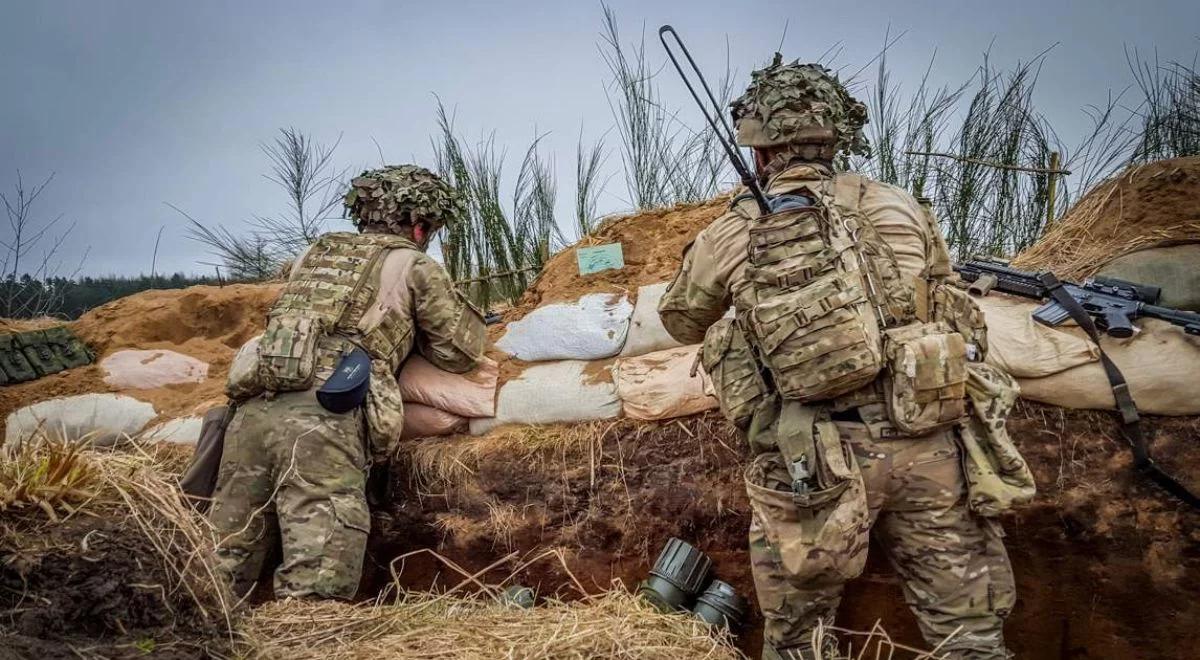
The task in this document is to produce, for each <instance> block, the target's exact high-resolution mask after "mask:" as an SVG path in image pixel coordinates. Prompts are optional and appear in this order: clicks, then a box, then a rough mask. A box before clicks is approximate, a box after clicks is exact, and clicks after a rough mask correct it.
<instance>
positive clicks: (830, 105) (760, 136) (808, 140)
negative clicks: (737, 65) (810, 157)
mask: <svg viewBox="0 0 1200 660" xmlns="http://www.w3.org/2000/svg"><path fill="white" fill-rule="evenodd" d="M750 79H751V80H750V86H749V87H748V88H746V93H744V94H742V96H741V97H740V98H738V99H736V100H735V101H734V102H733V103H732V104H730V108H731V109H732V111H733V121H734V124H735V125H736V126H737V141H738V144H740V145H743V146H746V147H775V146H783V145H789V144H820V143H828V142H832V143H834V146H835V148H836V149H835V150H836V151H838V152H843V153H846V154H868V153H870V146H869V145H868V144H867V138H866V137H865V136H864V135H863V132H862V127H863V125H864V124H866V123H867V107H866V106H865V105H863V104H862V103H860V102H859V101H856V100H855V99H854V97H852V96H850V92H848V91H846V87H845V86H844V85H842V83H841V82H840V81H839V80H838V79H837V76H836V75H834V73H833V72H832V71H830V70H829V69H826V68H825V67H823V66H821V65H820V64H800V62H799V61H798V60H797V61H796V62H792V63H790V64H784V63H783V56H782V55H780V54H779V53H775V60H774V61H773V62H772V63H771V65H770V66H768V67H766V68H765V69H759V70H758V71H755V72H753V73H751V74H750Z"/></svg>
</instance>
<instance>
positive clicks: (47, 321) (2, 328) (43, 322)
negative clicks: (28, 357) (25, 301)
mask: <svg viewBox="0 0 1200 660" xmlns="http://www.w3.org/2000/svg"><path fill="white" fill-rule="evenodd" d="M65 323H66V321H64V320H62V319H56V318H54V317H53V316H39V317H37V318H36V319H5V318H0V334H6V333H9V332H28V331H30V330H45V329H46V328H54V327H58V326H60V325H63V324H65Z"/></svg>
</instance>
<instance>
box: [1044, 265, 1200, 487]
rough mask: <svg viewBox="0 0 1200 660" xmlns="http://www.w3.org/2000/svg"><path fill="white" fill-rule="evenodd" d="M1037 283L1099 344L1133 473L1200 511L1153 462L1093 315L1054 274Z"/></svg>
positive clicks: (1122, 379) (1130, 398)
mask: <svg viewBox="0 0 1200 660" xmlns="http://www.w3.org/2000/svg"><path fill="white" fill-rule="evenodd" d="M1038 280H1039V281H1040V282H1041V283H1042V286H1044V287H1046V293H1047V295H1049V296H1050V297H1051V299H1053V300H1054V302H1056V303H1058V304H1059V305H1061V306H1062V308H1063V309H1065V310H1066V311H1067V313H1068V314H1070V316H1071V319H1073V320H1074V321H1075V322H1076V323H1078V324H1079V327H1080V328H1083V331H1084V332H1086V333H1087V335H1088V337H1089V338H1091V340H1092V342H1093V343H1095V344H1096V348H1097V349H1098V350H1099V351H1100V364H1102V365H1103V366H1104V374H1105V375H1106V376H1107V377H1108V383H1109V385H1111V386H1112V391H1113V399H1114V400H1115V401H1116V404H1117V410H1118V411H1119V412H1120V413H1121V435H1122V436H1124V437H1125V441H1126V442H1128V443H1129V448H1130V450H1131V451H1132V452H1133V467H1134V469H1135V470H1137V471H1138V472H1139V473H1141V474H1145V475H1146V476H1148V477H1150V479H1151V480H1152V481H1154V483H1156V484H1158V485H1159V486H1160V487H1161V488H1162V489H1163V490H1165V491H1167V492H1168V493H1170V494H1172V495H1174V496H1175V497H1177V498H1179V499H1180V500H1182V501H1183V502H1185V503H1187V504H1189V505H1191V506H1192V507H1194V508H1197V509H1200V497H1197V496H1196V495H1195V494H1194V493H1192V492H1191V491H1190V490H1188V489H1187V487H1186V486H1184V485H1183V484H1181V483H1179V481H1178V480H1176V479H1175V478H1174V477H1172V476H1171V475H1169V474H1167V473H1166V472H1164V471H1163V469H1162V468H1161V467H1159V466H1158V464H1157V463H1155V462H1154V459H1153V458H1151V457H1150V450H1149V449H1148V448H1147V447H1146V439H1145V436H1144V435H1143V434H1142V425H1141V417H1140V415H1138V409H1137V404H1136V403H1135V402H1134V400H1133V395H1132V394H1130V392H1129V385H1128V383H1126V382H1125V375H1124V374H1122V373H1121V370H1120V369H1118V368H1117V365H1116V363H1114V362H1113V361H1112V359H1111V358H1109V357H1108V354H1107V353H1105V352H1104V347H1103V346H1101V345H1100V333H1099V331H1098V330H1097V329H1096V324H1095V322H1094V321H1092V317H1091V315H1089V314H1088V313H1087V310H1085V309H1084V308H1083V306H1082V305H1080V304H1079V302H1078V301H1077V300H1075V298H1073V297H1072V296H1071V294H1069V293H1067V291H1066V289H1064V288H1063V284H1062V282H1061V281H1060V280H1059V279H1058V277H1056V276H1055V275H1054V273H1051V272H1044V273H1039V274H1038Z"/></svg>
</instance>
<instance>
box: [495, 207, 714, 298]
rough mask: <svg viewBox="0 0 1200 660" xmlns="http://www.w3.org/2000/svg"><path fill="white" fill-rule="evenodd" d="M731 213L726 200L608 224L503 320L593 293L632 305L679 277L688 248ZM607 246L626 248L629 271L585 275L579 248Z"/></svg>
mask: <svg viewBox="0 0 1200 660" xmlns="http://www.w3.org/2000/svg"><path fill="white" fill-rule="evenodd" d="M728 208H729V198H728V197H727V196H721V197H718V198H716V199H713V200H711V201H708V202H704V203H701V204H682V205H679V206H675V207H672V208H669V209H660V210H656V211H647V212H645V213H641V214H637V215H628V216H623V217H620V218H616V219H614V220H610V221H607V222H605V223H604V224H603V225H601V227H600V228H599V229H598V230H596V232H595V233H594V234H593V235H592V236H590V237H588V238H586V239H584V240H583V241H580V242H579V243H577V244H575V245H572V246H571V247H568V248H567V249H565V250H563V251H562V252H559V253H558V254H556V255H554V257H552V258H551V259H550V262H549V263H547V264H546V267H545V268H544V269H542V272H541V274H540V275H538V277H537V279H536V280H535V281H534V282H533V284H532V285H531V286H530V287H529V289H528V290H527V291H526V292H525V295H523V296H522V297H521V299H520V300H519V301H518V302H517V304H516V305H515V306H514V307H513V308H512V309H511V310H509V311H508V312H506V313H505V315H504V320H505V321H512V320H514V319H518V318H521V317H522V316H524V315H525V314H527V313H528V312H529V311H530V310H532V309H533V308H535V307H538V306H541V305H545V304H547V303H552V302H568V301H573V300H577V299H579V297H580V296H583V295H584V294H588V293H616V294H627V295H628V296H629V297H630V299H631V300H633V299H634V298H635V297H636V296H637V289H638V287H639V286H642V285H645V284H654V283H656V282H663V281H667V280H670V279H671V278H672V277H674V276H675V270H676V269H677V268H678V267H679V261H680V256H681V255H682V254H683V248H684V246H686V245H687V244H688V243H689V242H691V240H692V239H693V238H695V237H696V234H698V233H700V230H701V229H703V228H704V227H705V226H707V225H708V223H710V222H712V221H713V220H715V219H716V218H717V216H719V215H721V214H722V213H724V212H725V210H726V209H728ZM605 243H621V246H622V250H623V251H624V254H625V267H624V268H622V269H620V270H608V271H601V272H599V273H593V274H591V275H580V274H579V265H578V262H577V261H576V256H575V248H577V247H589V246H592V245H602V244H605Z"/></svg>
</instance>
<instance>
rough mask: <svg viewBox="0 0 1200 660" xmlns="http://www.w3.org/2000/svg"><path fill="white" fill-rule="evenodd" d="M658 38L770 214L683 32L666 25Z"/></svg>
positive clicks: (756, 198) (761, 207) (735, 166)
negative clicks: (679, 56)
mask: <svg viewBox="0 0 1200 660" xmlns="http://www.w3.org/2000/svg"><path fill="white" fill-rule="evenodd" d="M668 34H669V35H671V37H672V38H673V39H674V40H675V44H676V46H677V47H678V48H679V50H680V52H682V53H683V56H684V57H686V58H687V61H688V64H690V65H691V67H692V71H693V72H694V74H695V76H696V79H697V80H699V81H700V85H701V86H702V87H703V88H704V93H705V94H707V95H708V100H709V102H710V103H712V107H713V112H712V113H711V114H710V113H709V110H708V106H706V105H705V104H704V101H703V100H702V99H701V98H700V94H699V93H698V92H697V91H696V88H695V87H694V86H693V85H692V82H691V80H689V79H688V76H687V74H686V73H684V71H683V67H682V66H681V65H680V64H679V60H678V59H677V58H676V57H675V53H674V51H672V50H671V46H670V45H669V44H668V43H667V35H668ZM658 39H659V41H661V42H662V45H663V50H665V51H667V57H669V58H671V64H673V65H675V70H676V71H678V72H679V77H680V78H681V79H683V84H684V85H685V86H686V87H687V89H688V91H689V92H691V94H692V98H693V99H695V101H696V105H698V106H700V114H702V115H704V120H705V121H707V122H708V125H709V126H710V127H712V130H713V133H714V134H715V135H716V137H717V142H719V143H721V147H722V148H724V149H725V154H726V155H728V156H729V161H730V162H731V163H732V164H733V169H734V170H735V171H736V172H737V174H738V177H740V178H741V180H742V185H744V186H746V188H748V189H749V190H750V194H751V195H753V196H754V201H755V202H757V203H758V208H759V210H760V211H761V212H762V214H763V215H767V214H769V213H770V212H771V207H770V206H769V205H768V204H767V197H766V195H764V194H763V191H762V188H760V187H759V185H758V179H756V178H755V177H754V173H753V172H751V171H750V167H749V166H748V165H747V164H746V160H745V159H744V158H743V157H742V152H741V150H740V149H738V146H737V138H736V137H735V136H734V133H733V129H732V128H731V127H730V126H729V122H727V121H725V115H723V114H722V113H721V106H720V105H719V104H718V103H717V98H716V97H715V96H714V95H713V93H712V89H711V88H709V86H708V81H706V80H705V79H704V74H703V73H701V72H700V67H698V66H696V60H694V59H692V54H691V53H690V52H688V49H687V46H685V45H683V40H682V39H680V38H679V33H678V32H676V31H675V28H673V27H671V26H670V25H664V26H662V27H660V28H658Z"/></svg>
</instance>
